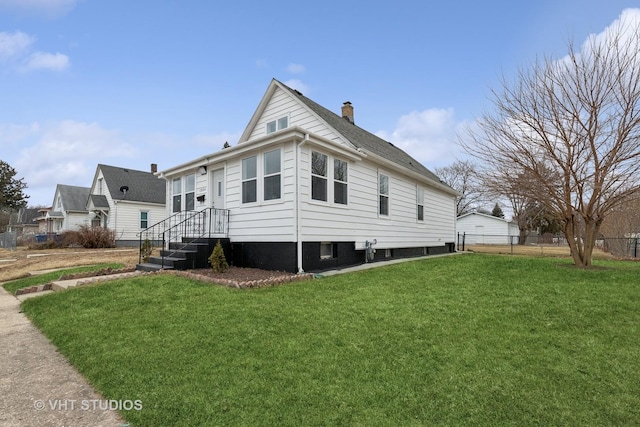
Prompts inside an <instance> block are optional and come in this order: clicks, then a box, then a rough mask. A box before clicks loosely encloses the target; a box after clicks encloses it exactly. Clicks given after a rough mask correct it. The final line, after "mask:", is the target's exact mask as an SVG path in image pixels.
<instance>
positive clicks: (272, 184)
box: [263, 149, 282, 200]
mask: <svg viewBox="0 0 640 427" xmlns="http://www.w3.org/2000/svg"><path fill="white" fill-rule="evenodd" d="M280 157H281V156H280V149H277V150H273V151H267V152H266V153H264V155H263V158H264V173H263V176H264V181H263V182H264V188H263V192H264V200H274V199H279V198H280V193H281V184H280V183H281V173H280V171H281V168H282V166H281V162H280Z"/></svg>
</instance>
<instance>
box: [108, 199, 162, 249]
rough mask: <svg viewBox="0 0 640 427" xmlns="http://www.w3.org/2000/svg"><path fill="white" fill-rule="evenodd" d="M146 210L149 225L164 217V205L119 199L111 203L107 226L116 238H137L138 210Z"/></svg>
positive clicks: (138, 229) (138, 227) (138, 230)
mask: <svg viewBox="0 0 640 427" xmlns="http://www.w3.org/2000/svg"><path fill="white" fill-rule="evenodd" d="M141 211H147V212H149V215H148V224H149V226H151V225H153V224H155V223H157V222H160V221H162V220H163V219H164V218H165V207H164V206H161V205H156V204H151V203H137V202H131V201H125V200H123V201H119V202H118V204H117V205H113V208H112V210H111V214H110V215H109V228H110V229H112V230H114V231H115V233H116V240H138V239H139V238H140V236H139V235H138V233H140V231H142V229H141V228H140V212H141Z"/></svg>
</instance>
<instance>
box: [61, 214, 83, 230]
mask: <svg viewBox="0 0 640 427" xmlns="http://www.w3.org/2000/svg"><path fill="white" fill-rule="evenodd" d="M63 215H64V225H63V231H67V230H77V229H78V228H79V227H80V226H81V225H89V213H88V212H85V213H82V212H63Z"/></svg>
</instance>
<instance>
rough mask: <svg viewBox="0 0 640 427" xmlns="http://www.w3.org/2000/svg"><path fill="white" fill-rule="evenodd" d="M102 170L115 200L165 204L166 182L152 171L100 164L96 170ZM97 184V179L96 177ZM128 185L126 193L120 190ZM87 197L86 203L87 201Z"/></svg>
mask: <svg viewBox="0 0 640 427" xmlns="http://www.w3.org/2000/svg"><path fill="white" fill-rule="evenodd" d="M98 170H101V171H102V176H103V177H104V182H105V184H106V185H107V188H108V189H109V192H110V193H111V197H112V198H113V199H115V200H128V201H135V202H144V203H157V204H163V205H164V204H165V203H166V199H165V195H166V183H165V180H164V179H160V178H158V177H157V176H155V175H154V174H152V173H151V172H144V171H139V170H134V169H128V168H121V167H117V166H108V165H102V164H99V165H98V168H97V170H96V177H97V175H98V172H97V171H98ZM94 185H95V179H94ZM123 187H127V188H128V189H127V192H126V195H125V194H124V193H123V192H121V191H120V189H121V188H123ZM86 201H87V200H86V199H85V203H86Z"/></svg>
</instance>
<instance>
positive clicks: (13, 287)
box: [2, 263, 124, 294]
mask: <svg viewBox="0 0 640 427" xmlns="http://www.w3.org/2000/svg"><path fill="white" fill-rule="evenodd" d="M122 267H124V264H120V263H107V264H98V265H89V266H84V267H74V268H66V269H64V270H56V271H53V272H51V273H45V274H39V275H36V276H29V277H25V278H23V279H17V280H12V281H10V282H6V283H4V284H3V285H2V287H3V288H4V289H5V290H6V291H7V292H10V293H12V294H15V293H16V291H17V290H18V289H22V288H28V287H30V286H38V285H44V284H46V283H49V282H51V281H54V280H58V279H59V278H60V276H62V275H63V274H75V273H84V272H87V271H98V270H102V269H105V268H113V269H116V268H122Z"/></svg>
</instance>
